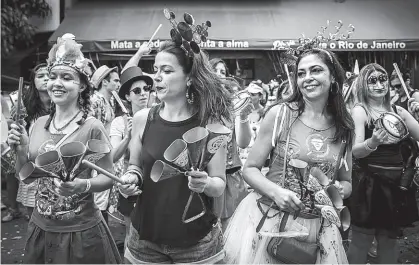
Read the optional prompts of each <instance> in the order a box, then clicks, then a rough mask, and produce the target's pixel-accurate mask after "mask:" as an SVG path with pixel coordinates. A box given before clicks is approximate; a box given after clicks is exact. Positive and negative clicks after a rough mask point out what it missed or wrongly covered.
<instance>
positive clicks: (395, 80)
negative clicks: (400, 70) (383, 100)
mask: <svg viewBox="0 0 419 265" xmlns="http://www.w3.org/2000/svg"><path fill="white" fill-rule="evenodd" d="M403 79H404V82H405V84H406V88H407V91H408V92H409V95H407V94H406V91H405V89H404V88H403V86H402V82H401V81H400V79H399V76H398V75H397V73H396V71H395V70H394V71H393V73H392V74H391V76H390V85H391V87H392V88H394V90H395V92H396V93H397V95H398V97H397V98H396V99H395V100H392V103H393V104H394V105H397V106H400V107H402V108H403V109H405V110H409V100H408V96H409V97H411V98H413V100H414V101H416V102H419V92H418V91H416V90H414V89H412V87H411V86H410V75H409V74H404V76H403Z"/></svg>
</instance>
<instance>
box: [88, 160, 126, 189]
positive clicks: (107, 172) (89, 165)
mask: <svg viewBox="0 0 419 265" xmlns="http://www.w3.org/2000/svg"><path fill="white" fill-rule="evenodd" d="M82 164H84V165H86V166H87V167H90V168H91V169H94V170H96V171H97V172H99V173H102V174H103V175H105V176H107V177H108V178H111V179H112V180H114V181H116V182H119V183H121V184H122V185H124V184H125V181H123V180H122V179H120V178H118V177H117V176H115V175H114V174H112V173H110V172H109V171H107V170H105V169H103V168H101V167H98V166H96V165H95V164H93V163H91V162H89V161H87V160H85V159H84V160H83V161H82Z"/></svg>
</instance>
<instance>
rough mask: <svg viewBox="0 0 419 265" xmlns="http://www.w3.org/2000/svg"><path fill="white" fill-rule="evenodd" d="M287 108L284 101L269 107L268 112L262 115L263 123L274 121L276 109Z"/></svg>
mask: <svg viewBox="0 0 419 265" xmlns="http://www.w3.org/2000/svg"><path fill="white" fill-rule="evenodd" d="M284 107H285V108H287V106H286V104H285V103H282V104H278V105H276V106H273V107H272V108H271V109H269V110H268V112H267V113H266V114H265V117H264V119H263V120H264V123H272V124H273V122H275V119H276V117H277V114H278V111H283V108H284Z"/></svg>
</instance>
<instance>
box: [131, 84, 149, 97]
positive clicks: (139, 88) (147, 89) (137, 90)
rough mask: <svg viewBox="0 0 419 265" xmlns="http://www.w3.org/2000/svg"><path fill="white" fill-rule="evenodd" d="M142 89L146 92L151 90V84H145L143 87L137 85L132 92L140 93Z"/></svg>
mask: <svg viewBox="0 0 419 265" xmlns="http://www.w3.org/2000/svg"><path fill="white" fill-rule="evenodd" d="M141 90H144V92H145V93H147V92H150V91H151V86H145V87H143V88H141V87H136V88H134V89H131V90H130V92H134V94H136V95H139V94H141Z"/></svg>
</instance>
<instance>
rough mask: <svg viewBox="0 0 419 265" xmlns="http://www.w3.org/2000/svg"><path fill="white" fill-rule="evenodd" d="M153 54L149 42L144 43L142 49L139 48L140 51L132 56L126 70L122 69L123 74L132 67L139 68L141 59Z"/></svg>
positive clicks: (125, 67)
mask: <svg viewBox="0 0 419 265" xmlns="http://www.w3.org/2000/svg"><path fill="white" fill-rule="evenodd" d="M150 52H151V49H150V46H149V45H148V42H144V43H143V44H142V45H141V46H140V48H138V51H137V52H136V53H135V54H134V56H132V57H131V58H130V59H129V60H128V62H127V63H126V64H125V66H124V69H122V71H121V74H122V73H123V72H124V71H125V70H126V69H128V68H130V67H132V66H138V63H139V62H140V60H141V57H143V56H144V55H146V54H149V53H150Z"/></svg>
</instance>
